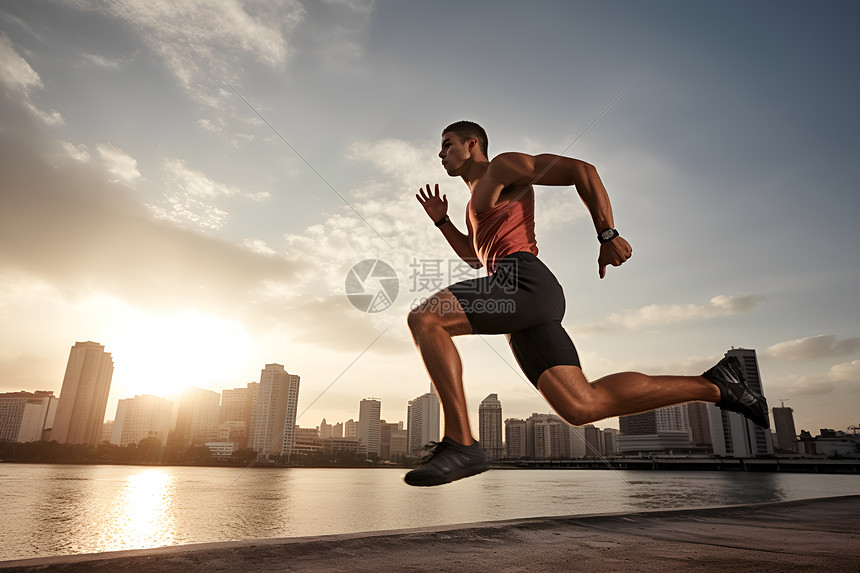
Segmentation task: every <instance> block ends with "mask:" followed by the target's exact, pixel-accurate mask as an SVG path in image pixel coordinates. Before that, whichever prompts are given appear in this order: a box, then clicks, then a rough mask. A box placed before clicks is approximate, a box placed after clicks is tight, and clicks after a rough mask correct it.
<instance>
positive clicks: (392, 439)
mask: <svg viewBox="0 0 860 573" xmlns="http://www.w3.org/2000/svg"><path fill="white" fill-rule="evenodd" d="M400 431H402V432H404V434H403V435H404V436H405V435H406V434H405V430H404V429H403V422H397V423H393V422H392V423H389V422H386V421H385V420H380V421H379V459H381V460H393V459H395V458H396V457H397V456H398V455H400V456H402V455H403V454H405V453H406V444H405V440H404V443H403V444H399V443H398V442H397V437H398V436H399V435H400V434H398V433H397V432H400ZM401 450H402V451H401Z"/></svg>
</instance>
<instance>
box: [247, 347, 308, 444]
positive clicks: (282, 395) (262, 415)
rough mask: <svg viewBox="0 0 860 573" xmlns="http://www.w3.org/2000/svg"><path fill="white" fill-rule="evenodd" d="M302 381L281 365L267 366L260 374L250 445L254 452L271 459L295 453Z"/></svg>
mask: <svg viewBox="0 0 860 573" xmlns="http://www.w3.org/2000/svg"><path fill="white" fill-rule="evenodd" d="M299 381H300V380H299V376H298V375H296V374H290V373H288V372H287V371H286V370H284V367H283V366H282V365H281V364H266V367H265V368H264V369H263V370H262V371H261V372H260V390H259V392H258V395H257V405H256V407H255V409H254V425H253V428H252V432H251V441H250V445H249V447H250V448H251V449H253V450H255V451H256V452H258V453H260V454H265V455H267V456H283V455H289V454H291V453H292V448H293V445H294V444H295V425H296V411H297V410H298V404H299Z"/></svg>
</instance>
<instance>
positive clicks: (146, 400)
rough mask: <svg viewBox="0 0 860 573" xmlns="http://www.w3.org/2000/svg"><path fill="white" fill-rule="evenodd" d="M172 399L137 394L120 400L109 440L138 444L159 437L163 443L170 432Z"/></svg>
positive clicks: (121, 444)
mask: <svg viewBox="0 0 860 573" xmlns="http://www.w3.org/2000/svg"><path fill="white" fill-rule="evenodd" d="M172 416H173V402H171V401H170V400H166V399H164V398H159V397H158V396H150V395H148V394H145V395H143V396H135V397H134V398H125V399H123V400H120V401H119V402H118V403H117V406H116V418H114V423H113V428H112V430H111V437H110V442H111V443H112V444H117V445H120V446H127V445H129V444H139V443H140V441H141V440H143V439H144V438H156V439H158V441H159V442H160V443H161V445H162V446H163V445H164V444H165V443H166V442H167V434H168V432H169V431H170V420H171V418H172Z"/></svg>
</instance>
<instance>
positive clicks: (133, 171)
mask: <svg viewBox="0 0 860 573" xmlns="http://www.w3.org/2000/svg"><path fill="white" fill-rule="evenodd" d="M65 147H66V151H71V150H70V149H69V147H68V146H65ZM72 148H74V146H72ZM96 151H98V152H99V155H100V156H101V158H102V160H103V161H104V162H105V166H106V167H107V170H108V172H109V173H111V174H112V175H116V176H117V177H118V178H119V180H120V181H124V182H125V183H129V184H131V183H133V182H134V181H135V180H136V179H140V171H138V170H137V160H136V159H135V158H133V157H132V156H131V155H129V154H128V153H126V152H125V151H123V150H122V149H118V148H116V147H114V146H113V145H110V144H102V145H97V146H96ZM70 155H71V156H72V157H73V158H76V159H79V157H75V155H74V153H73V152H70Z"/></svg>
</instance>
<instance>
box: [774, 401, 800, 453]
mask: <svg viewBox="0 0 860 573" xmlns="http://www.w3.org/2000/svg"><path fill="white" fill-rule="evenodd" d="M770 412H771V414H773V425H774V428H775V430H776V443H777V446H778V448H779V451H780V452H786V453H789V452H790V453H796V452H797V431H796V430H795V429H794V410H792V409H791V408H789V407H787V406H785V405H783V406H781V407H777V408H771V409H770Z"/></svg>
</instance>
